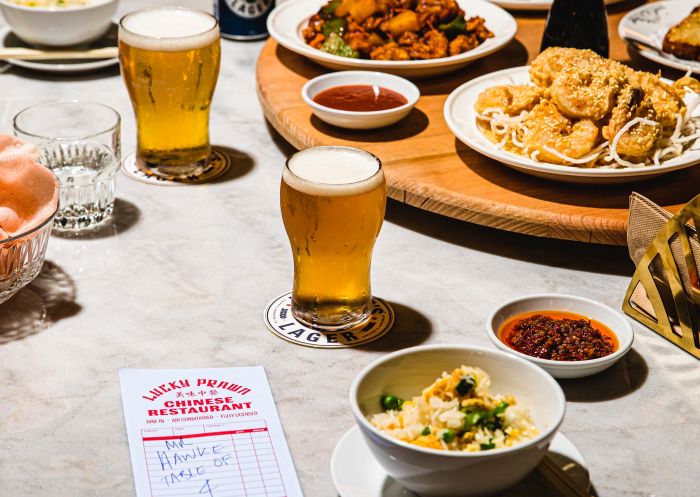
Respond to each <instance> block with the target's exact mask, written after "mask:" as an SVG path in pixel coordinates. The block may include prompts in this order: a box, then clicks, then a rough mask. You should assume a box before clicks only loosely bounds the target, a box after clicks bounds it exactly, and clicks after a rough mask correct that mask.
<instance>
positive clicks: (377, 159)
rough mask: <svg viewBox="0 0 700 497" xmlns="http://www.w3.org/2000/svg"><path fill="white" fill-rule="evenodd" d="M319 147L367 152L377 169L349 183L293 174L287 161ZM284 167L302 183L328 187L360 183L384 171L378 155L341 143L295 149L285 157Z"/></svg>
mask: <svg viewBox="0 0 700 497" xmlns="http://www.w3.org/2000/svg"><path fill="white" fill-rule="evenodd" d="M319 148H334V149H340V150H352V151H354V152H361V153H363V154H367V155H368V156H369V157H371V158H373V159H374V160H375V161H377V170H376V171H375V172H374V174H372V176H367V177H366V178H364V179H361V180H359V181H351V182H349V183H323V182H321V181H313V180H310V179H306V178H302V177H301V176H299V175H297V174H294V172H293V171H292V169H291V168H290V167H289V162H290V161H291V160H292V159H293V158H294V157H295V156H296V155H298V154H301V153H304V152H306V151H308V150H312V149H314V150H315V149H319ZM284 168H285V169H286V171H287V173H288V174H291V175H292V176H293V177H294V178H295V179H297V180H299V181H301V182H302V183H307V184H310V185H324V186H330V187H333V186H335V187H338V186H344V185H348V186H352V185H360V184H362V183H365V182H368V181H370V180H371V179H373V178H376V177H377V176H378V175H379V174H384V171H383V170H382V161H381V159H380V158H379V157H377V156H376V155H374V154H373V153H372V152H368V151H367V150H362V149H361V148H355V147H346V146H343V145H320V146H318V147H309V148H305V149H303V150H297V151H296V152H294V153H293V154H292V155H290V156H289V157H287V160H286V161H285V163H284Z"/></svg>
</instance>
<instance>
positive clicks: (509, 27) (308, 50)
mask: <svg viewBox="0 0 700 497" xmlns="http://www.w3.org/2000/svg"><path fill="white" fill-rule="evenodd" d="M325 3H326V2H325V1H324V0H290V1H288V2H284V3H283V4H281V5H279V6H277V7H275V9H274V10H273V11H272V12H271V13H270V16H269V17H268V18H267V30H268V31H269V32H270V36H272V37H273V38H274V39H275V40H277V42H278V43H279V44H280V45H282V46H283V47H285V48H288V49H289V50H291V51H292V52H296V53H298V54H299V55H303V56H304V57H308V58H309V59H311V60H313V61H315V62H317V63H318V64H320V65H322V66H324V67H327V68H329V69H336V70H347V69H364V70H368V71H383V72H388V73H392V74H396V75H398V76H408V77H423V76H434V75H437V74H444V73H446V72H449V71H453V70H455V69H458V68H459V67H462V66H464V65H466V64H468V63H469V62H472V61H474V60H476V59H480V58H482V57H485V56H487V55H489V54H491V53H493V52H495V51H497V50H500V49H501V48H503V47H504V46H506V45H507V44H508V43H510V41H511V40H512V39H513V37H514V36H515V32H516V31H517V28H518V26H517V23H516V22H515V19H513V16H511V15H510V14H509V13H508V12H506V11H505V10H503V9H502V8H500V7H498V6H497V5H494V4H492V3H490V2H486V1H484V0H457V3H458V4H459V5H460V7H461V8H462V9H464V11H465V12H466V13H467V16H468V17H472V16H481V17H483V18H484V20H485V21H486V27H487V28H488V29H490V30H491V31H492V32H493V33H494V35H495V36H494V37H493V38H489V39H488V40H486V41H485V42H484V43H482V44H481V45H479V46H478V47H476V48H475V49H473V50H469V51H468V52H464V53H462V54H459V55H455V56H452V57H443V58H441V59H428V60H406V61H400V60H386V61H385V60H365V59H351V58H348V57H340V56H338V55H332V54H329V53H326V52H322V51H321V50H318V49H316V48H312V47H310V46H309V45H307V44H306V43H305V42H304V38H303V37H302V36H301V31H302V30H303V29H304V27H305V26H306V23H307V21H308V19H309V17H311V16H312V15H314V14H315V13H316V12H318V9H320V8H321V6H323V5H325Z"/></svg>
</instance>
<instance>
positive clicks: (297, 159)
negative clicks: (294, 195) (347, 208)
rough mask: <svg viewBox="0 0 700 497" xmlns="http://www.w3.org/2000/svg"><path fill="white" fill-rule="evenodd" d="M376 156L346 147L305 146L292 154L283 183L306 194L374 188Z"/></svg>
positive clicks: (378, 178)
mask: <svg viewBox="0 0 700 497" xmlns="http://www.w3.org/2000/svg"><path fill="white" fill-rule="evenodd" d="M380 168H381V164H380V162H379V159H377V158H376V157H375V156H374V155H372V154H370V153H369V152H365V151H363V150H359V149H356V148H350V147H316V148H308V149H306V150H302V151H301V152H297V153H296V154H294V155H292V156H291V157H290V158H289V160H288V161H287V167H286V168H285V169H284V172H283V174H282V178H283V180H284V182H285V183H287V185H289V186H290V187H291V188H294V189H295V190H299V191H301V192H304V193H307V194H309V195H324V196H340V195H358V194H360V193H364V192H366V191H370V190H373V189H374V188H377V186H379V185H380V184H381V183H382V181H383V180H384V175H383V174H377V171H379V170H380Z"/></svg>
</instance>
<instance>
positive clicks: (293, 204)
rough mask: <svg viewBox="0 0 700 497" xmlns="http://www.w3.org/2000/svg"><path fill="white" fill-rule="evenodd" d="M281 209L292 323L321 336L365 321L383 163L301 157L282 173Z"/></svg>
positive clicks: (335, 150)
mask: <svg viewBox="0 0 700 497" xmlns="http://www.w3.org/2000/svg"><path fill="white" fill-rule="evenodd" d="M280 204H281V208H282V219H283V221H284V227H285V229H286V231H287V236H288V237H289V242H290V244H291V247H292V255H293V257H294V288H293V291H292V313H293V314H294V317H295V318H296V319H297V320H298V321H300V322H301V323H303V324H305V325H307V326H310V327H312V328H317V329H321V330H324V329H325V330H338V329H344V328H350V327H353V326H357V325H360V324H362V323H363V322H365V321H367V320H368V319H369V313H370V310H371V307H370V306H371V302H372V291H371V287H370V264H371V261H372V249H373V248H374V242H375V240H376V239H377V235H378V234H379V230H380V228H381V226H382V222H383V220H384V210H385V207H386V183H385V181H384V173H383V172H382V165H381V162H380V161H379V159H377V158H376V157H375V156H374V155H372V154H370V153H368V152H365V151H362V150H358V149H355V148H348V147H317V148H310V149H307V150H302V151H301V152H297V153H296V154H294V155H292V156H291V157H290V158H289V159H288V160H287V164H286V167H285V168H284V172H283V174H282V186H281V192H280Z"/></svg>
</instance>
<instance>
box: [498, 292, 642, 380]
mask: <svg viewBox="0 0 700 497" xmlns="http://www.w3.org/2000/svg"><path fill="white" fill-rule="evenodd" d="M486 331H487V333H488V337H489V339H490V340H491V342H493V344H494V345H496V347H498V348H499V349H501V350H504V351H506V352H510V353H511V354H514V355H518V356H520V357H523V358H525V359H527V360H529V361H531V362H534V363H535V364H537V365H539V366H540V367H542V368H543V369H545V370H546V371H547V372H548V373H549V374H551V375H552V376H554V377H555V378H582V377H584V376H590V375H593V374H596V373H600V372H601V371H603V370H605V369H607V368H609V367H610V366H612V365H613V364H615V363H616V362H617V361H618V360H619V359H620V358H621V357H622V356H624V355H625V354H626V353H627V352H628V351H629V349H630V348H631V347H632V342H633V340H634V332H633V331H632V327H631V326H630V324H629V322H628V321H627V319H626V318H625V317H624V316H623V315H622V314H621V313H619V312H617V311H615V310H613V309H611V308H610V307H608V306H606V305H604V304H600V303H598V302H596V301H594V300H590V299H586V298H583V297H575V296H573V295H563V294H543V295H530V296H528V297H521V298H518V299H515V300H511V301H510V302H507V303H505V304H503V305H502V306H501V307H499V308H498V309H496V310H495V311H493V312H492V313H491V315H490V316H489V317H488V319H487V323H486Z"/></svg>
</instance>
